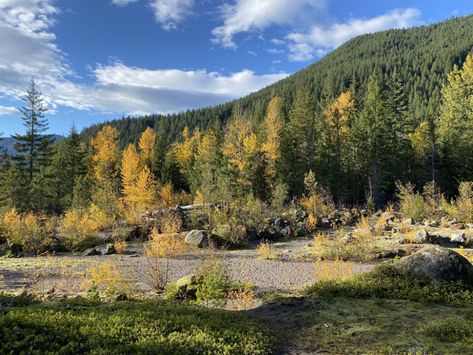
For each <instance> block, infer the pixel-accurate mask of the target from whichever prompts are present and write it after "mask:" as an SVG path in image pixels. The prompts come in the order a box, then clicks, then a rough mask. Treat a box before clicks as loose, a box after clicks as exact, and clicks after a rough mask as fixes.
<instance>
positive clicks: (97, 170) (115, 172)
mask: <svg viewBox="0 0 473 355" xmlns="http://www.w3.org/2000/svg"><path fill="white" fill-rule="evenodd" d="M357 88H358V85H357V81H356V79H354V80H353V81H352V82H351V83H350V85H349V86H348V87H347V88H346V89H345V90H342V91H341V92H339V93H337V94H336V95H334V96H332V95H327V96H326V97H325V98H324V100H323V103H322V104H320V105H319V106H317V109H316V110H314V97H313V96H312V95H311V94H310V93H309V92H308V91H298V92H297V94H296V96H295V102H294V104H293V105H290V104H289V103H288V102H287V101H285V100H284V99H283V98H281V97H273V98H272V99H271V101H270V102H269V104H268V106H267V108H266V112H265V116H264V118H263V120H262V121H259V120H256V119H254V118H253V117H251V116H248V112H247V111H245V110H244V109H243V108H239V107H238V106H237V107H236V108H235V109H234V110H233V112H232V115H231V117H230V118H229V119H228V120H227V121H226V122H225V123H224V124H222V123H221V122H220V120H218V119H217V120H214V121H212V122H211V123H210V124H209V125H208V127H207V129H206V130H205V131H204V130H200V129H199V128H194V129H189V128H187V127H186V128H184V129H183V131H182V132H181V134H180V136H179V138H178V139H177V140H176V141H174V142H170V141H169V140H168V139H167V137H166V136H165V132H162V131H159V130H157V131H156V130H154V129H152V128H149V127H148V128H146V129H144V130H143V132H141V134H140V136H139V139H138V141H137V142H136V144H134V143H130V144H129V145H128V146H127V147H126V148H125V149H121V148H120V144H119V143H120V140H119V132H118V130H117V129H116V128H114V127H113V126H111V125H106V126H103V127H102V129H101V130H100V131H99V132H98V133H97V134H96V135H95V136H94V137H93V138H92V139H91V140H90V141H89V142H86V141H83V140H82V139H81V137H80V136H79V134H78V133H77V132H76V130H75V129H74V128H72V130H71V132H70V134H69V136H68V137H67V138H66V139H64V140H62V141H60V142H58V143H55V144H54V143H53V142H52V140H51V137H50V136H48V135H45V134H44V132H45V130H46V129H47V120H46V119H45V118H44V114H45V109H44V106H43V103H42V98H41V95H40V94H39V92H38V90H37V88H36V86H35V84H34V82H32V84H31V86H30V88H29V89H28V94H27V96H26V102H27V105H26V106H25V107H24V108H23V109H21V113H22V116H23V120H24V123H25V128H26V133H25V134H24V135H17V136H15V137H14V138H15V140H16V144H15V149H16V150H17V152H18V154H16V155H14V156H12V157H9V156H7V155H4V156H3V159H2V163H1V166H0V167H1V168H0V174H1V175H0V177H1V180H0V203H1V206H2V209H4V210H9V209H11V208H13V207H14V208H16V209H17V210H19V211H34V212H46V213H63V212H64V211H75V212H74V213H76V212H77V215H76V216H75V217H74V218H82V217H80V216H83V212H84V211H89V212H90V213H93V214H95V215H96V216H97V215H98V216H101V218H102V217H103V219H106V220H114V219H116V218H118V216H122V217H125V218H126V219H128V220H129V221H132V220H134V219H138V218H139V216H141V215H142V213H143V212H144V211H146V210H149V209H151V208H154V207H156V206H158V205H172V204H175V203H184V202H186V203H188V202H192V201H195V202H201V203H206V202H219V203H222V202H223V203H225V202H228V203H231V202H232V201H234V200H238V199H246V198H248V197H249V196H250V197H251V198H255V199H257V200H259V201H262V202H265V203H269V204H271V203H277V202H276V201H279V202H278V203H279V204H281V201H286V202H287V201H288V200H289V199H291V198H294V197H300V196H302V195H304V194H307V193H309V192H308V191H307V186H308V184H307V181H306V180H307V178H308V177H310V179H312V180H314V181H313V182H312V183H310V184H309V186H317V188H318V189H321V190H323V191H324V194H319V195H325V196H326V195H330V196H331V197H332V198H333V200H334V201H335V202H336V203H338V204H362V203H365V202H367V201H368V202H369V203H370V204H374V205H378V206H380V205H383V204H385V203H386V202H388V201H391V200H393V198H394V196H395V192H396V191H395V190H396V183H397V182H404V183H406V182H413V183H415V184H417V186H418V187H421V186H423V185H424V184H425V183H426V182H429V181H435V182H436V186H437V187H438V188H441V189H442V190H443V191H445V192H447V194H448V193H454V192H455V191H456V190H457V184H458V182H459V181H462V180H463V181H471V180H473V158H472V155H471V152H472V151H473V150H472V149H473V143H472V142H473V139H472V138H473V133H472V132H473V130H472V128H473V89H472V88H473V55H469V56H468V57H467V58H466V60H465V62H464V64H463V66H462V67H461V68H458V67H454V69H453V70H452V71H451V72H450V73H449V74H448V81H447V83H446V85H445V86H444V87H443V89H442V104H441V106H440V109H439V110H436V109H434V108H433V106H428V107H427V108H426V112H427V113H428V114H426V115H425V116H424V117H423V118H422V120H420V122H419V121H416V119H415V117H413V116H412V114H411V113H410V110H409V107H408V102H409V100H408V97H407V93H406V92H407V89H406V85H405V84H404V83H403V81H402V80H401V78H400V76H399V74H398V73H397V72H396V71H394V72H393V73H391V74H390V75H384V74H383V73H382V72H381V71H379V70H375V71H373V73H372V74H371V76H370V80H369V84H368V88H367V90H366V92H365V94H364V96H363V98H362V100H357V96H358V95H357V90H358V89H357ZM310 172H312V173H310ZM71 218H72V217H71Z"/></svg>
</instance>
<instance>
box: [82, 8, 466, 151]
mask: <svg viewBox="0 0 473 355" xmlns="http://www.w3.org/2000/svg"><path fill="white" fill-rule="evenodd" d="M472 47H473V15H470V16H465V17H458V18H452V19H450V20H447V21H444V22H440V23H435V24H431V25H428V26H420V27H414V28H409V29H394V30H387V31H383V32H377V33H372V34H365V35H361V36H358V37H355V38H353V39H351V40H349V41H347V42H346V43H344V44H343V45H341V46H340V47H338V48H337V49H335V50H334V51H332V52H330V53H329V54H327V55H326V56H324V57H323V58H321V59H320V60H318V61H317V62H315V63H313V64H311V65H309V66H308V67H306V68H304V69H302V70H300V71H298V72H296V73H293V74H291V75H290V76H288V77H287V78H285V79H282V80H280V81H278V82H276V83H274V84H271V85H269V86H267V87H265V88H263V89H261V90H259V91H257V92H254V93H251V94H249V95H247V96H245V97H242V98H240V99H236V100H233V101H230V102H227V103H224V104H220V105H216V106H213V107H205V108H201V109H195V110H188V111H184V112H180V113H176V114H171V115H160V114H153V115H146V116H141V117H123V118H120V119H116V120H113V121H107V122H103V123H100V124H95V125H92V126H90V127H88V128H85V129H84V130H83V131H82V135H83V137H84V138H86V139H89V138H90V137H92V136H93V135H94V134H95V133H96V132H97V131H98V130H99V129H100V128H101V127H102V126H103V125H104V124H111V125H113V126H115V127H116V128H117V129H118V131H119V135H120V138H119V139H120V144H121V146H124V145H126V144H128V143H133V142H136V141H137V139H138V136H139V134H140V133H141V132H142V131H143V130H144V129H145V128H146V127H154V128H157V129H160V130H162V131H164V132H163V133H164V134H165V135H166V136H167V138H168V139H169V140H174V139H175V138H176V137H177V136H178V135H179V134H180V132H181V131H182V129H183V128H184V127H186V126H188V127H189V128H191V129H193V128H195V127H199V128H200V129H205V128H206V127H207V126H208V125H209V124H211V123H212V122H213V121H215V120H220V121H222V122H223V121H225V120H226V119H227V118H228V117H229V116H230V115H231V112H232V110H233V109H234V107H236V106H240V107H242V108H243V109H244V110H245V111H246V112H247V113H248V114H249V116H251V117H253V119H255V120H256V121H259V120H261V118H262V117H264V114H265V110H266V106H267V103H268V102H269V100H270V99H271V97H273V96H281V97H283V98H284V99H285V101H286V107H287V108H290V107H291V105H292V103H293V102H294V97H295V94H296V92H297V91H298V90H306V91H309V92H310V93H311V94H312V96H313V98H314V109H315V110H318V109H319V106H320V103H321V101H322V97H323V96H324V95H327V94H328V95H329V96H330V95H332V96H334V95H337V94H338V93H339V92H340V91H342V90H344V89H347V88H348V87H349V86H350V84H351V82H352V80H353V78H355V79H356V82H357V87H358V89H357V97H358V99H360V98H361V97H363V94H364V92H365V90H366V86H367V82H368V77H369V75H370V74H371V73H372V71H373V70H374V69H376V68H377V69H378V70H379V71H380V73H381V74H382V75H387V74H389V73H391V72H392V71H393V70H396V71H398V73H399V74H400V77H401V79H402V80H403V81H404V83H405V90H406V92H407V96H408V99H409V107H410V111H411V114H412V115H413V116H414V117H415V118H416V120H417V121H420V120H421V118H422V117H423V116H425V114H426V107H427V103H428V101H429V100H434V106H435V107H438V105H439V104H440V97H441V87H442V85H443V84H444V82H445V80H446V77H447V73H448V72H449V71H450V70H451V69H452V68H453V66H454V65H458V64H461V63H462V61H463V60H464V59H465V57H466V55H467V54H468V53H469V52H470V51H471V49H472Z"/></svg>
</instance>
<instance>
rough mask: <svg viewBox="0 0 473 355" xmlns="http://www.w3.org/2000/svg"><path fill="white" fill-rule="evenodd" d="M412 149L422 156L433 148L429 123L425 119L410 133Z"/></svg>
mask: <svg viewBox="0 0 473 355" xmlns="http://www.w3.org/2000/svg"><path fill="white" fill-rule="evenodd" d="M409 140H410V142H411V146H412V149H413V150H414V152H415V153H416V155H417V156H418V157H419V158H421V157H425V156H427V154H428V153H429V151H430V149H431V143H430V129H429V124H428V122H426V121H423V122H421V123H420V124H419V126H417V128H416V129H415V130H414V132H412V133H410V134H409Z"/></svg>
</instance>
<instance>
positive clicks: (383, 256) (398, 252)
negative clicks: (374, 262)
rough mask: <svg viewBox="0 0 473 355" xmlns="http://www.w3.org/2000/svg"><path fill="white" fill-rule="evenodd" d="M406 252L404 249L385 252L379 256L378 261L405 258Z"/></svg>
mask: <svg viewBox="0 0 473 355" xmlns="http://www.w3.org/2000/svg"><path fill="white" fill-rule="evenodd" d="M405 255H406V251H405V250H403V249H397V250H385V251H382V252H380V253H378V254H377V257H378V259H394V258H396V257H401V256H405Z"/></svg>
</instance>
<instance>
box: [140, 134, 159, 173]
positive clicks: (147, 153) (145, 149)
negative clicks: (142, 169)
mask: <svg viewBox="0 0 473 355" xmlns="http://www.w3.org/2000/svg"><path fill="white" fill-rule="evenodd" d="M138 147H139V149H140V155H141V161H142V162H143V164H144V165H146V166H147V167H148V168H149V169H151V167H152V165H153V161H154V160H155V155H156V152H155V149H156V133H155V132H154V129H152V128H150V127H148V128H146V130H145V131H144V132H143V134H142V135H141V137H140V141H139V142H138Z"/></svg>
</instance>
